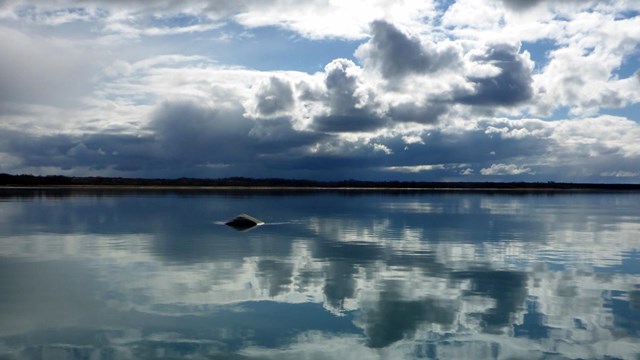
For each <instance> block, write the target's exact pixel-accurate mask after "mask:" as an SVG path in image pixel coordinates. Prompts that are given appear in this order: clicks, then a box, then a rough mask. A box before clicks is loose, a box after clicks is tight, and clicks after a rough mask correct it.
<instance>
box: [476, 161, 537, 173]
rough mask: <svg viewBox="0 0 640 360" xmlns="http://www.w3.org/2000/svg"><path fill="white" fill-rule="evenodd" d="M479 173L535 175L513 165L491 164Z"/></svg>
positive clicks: (528, 169)
mask: <svg viewBox="0 0 640 360" xmlns="http://www.w3.org/2000/svg"><path fill="white" fill-rule="evenodd" d="M480 173H481V174H482V175H521V174H531V175H535V172H533V171H532V170H531V169H530V168H528V167H519V166H517V165H515V164H491V167H489V168H485V169H481V170H480Z"/></svg>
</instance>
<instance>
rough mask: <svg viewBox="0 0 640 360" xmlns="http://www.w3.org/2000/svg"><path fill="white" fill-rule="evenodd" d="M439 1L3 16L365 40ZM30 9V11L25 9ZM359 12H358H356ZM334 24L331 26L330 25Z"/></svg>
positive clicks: (131, 7) (127, 8) (127, 4)
mask: <svg viewBox="0 0 640 360" xmlns="http://www.w3.org/2000/svg"><path fill="white" fill-rule="evenodd" d="M435 8H436V7H435V2H434V1H412V0H400V1H396V2H394V3H387V2H383V1H380V2H373V3H372V2H370V1H366V0H353V1H348V2H329V3H328V2H326V1H323V0H311V1H299V2H291V1H289V0H267V1H253V0H239V1H214V2H211V1H206V0H187V1H174V0H171V1H162V2H151V3H150V2H148V1H141V0H138V1H103V0H89V1H84V0H66V1H65V0H63V1H57V2H54V3H42V2H39V1H35V0H22V1H12V2H8V3H7V4H4V6H3V7H2V8H0V9H3V11H1V12H0V15H1V14H3V13H5V14H7V15H6V16H11V17H18V18H27V19H31V20H32V21H35V22H37V23H41V24H42V23H44V24H47V23H48V24H56V23H63V22H73V21H79V20H84V19H86V18H87V17H88V18H89V19H91V20H92V21H97V22H99V23H101V24H102V25H103V26H102V28H101V30H103V31H105V32H109V33H115V34H120V35H124V36H128V37H139V36H149V35H151V36H154V35H167V34H180V33H190V32H205V31H208V30H211V29H213V28H216V27H217V26H219V24H220V23H230V22H236V23H239V24H241V25H243V26H245V27H249V28H258V27H265V26H278V27H282V28H285V29H288V30H291V31H294V32H296V33H298V34H301V35H303V36H305V37H309V38H314V39H321V38H345V39H361V38H364V37H365V36H366V35H367V27H368V25H369V23H370V22H372V21H374V20H375V19H381V18H384V19H388V20H389V21H393V22H395V23H399V24H403V25H406V26H417V25H419V24H421V22H422V20H423V19H425V18H429V17H433V16H435V14H436V9H435ZM24 9H29V11H28V12H25V11H24ZM68 9H75V10H76V11H80V10H82V11H83V12H84V13H85V14H86V16H85V17H84V18H81V19H80V18H77V17H70V16H68V14H65V11H64V10H68ZM354 14H357V16H354ZM327 24H331V26H327Z"/></svg>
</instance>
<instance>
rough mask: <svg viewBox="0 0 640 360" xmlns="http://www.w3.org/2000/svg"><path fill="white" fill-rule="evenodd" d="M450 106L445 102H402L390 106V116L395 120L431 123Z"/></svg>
mask: <svg viewBox="0 0 640 360" xmlns="http://www.w3.org/2000/svg"><path fill="white" fill-rule="evenodd" d="M447 110H448V106H447V105H446V104H443V103H439V104H438V103H428V104H425V105H422V106H419V105H416V104H414V103H402V104H399V105H396V106H393V107H391V108H389V112H388V114H389V117H391V118H392V119H393V120H395V121H409V122H417V123H421V124H431V123H435V122H437V121H438V119H439V118H440V116H442V115H444V114H445V113H446V112H447Z"/></svg>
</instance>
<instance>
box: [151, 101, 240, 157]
mask: <svg viewBox="0 0 640 360" xmlns="http://www.w3.org/2000/svg"><path fill="white" fill-rule="evenodd" d="M252 126H253V122H252V121H250V120H247V119H245V118H244V117H243V116H242V109H241V108H240V107H236V108H233V109H213V108H207V107H202V106H198V105H196V104H193V103H189V102H183V103H164V104H162V105H161V106H160V107H159V108H158V109H157V110H156V111H155V113H154V115H153V118H152V120H151V124H150V127H151V129H152V130H153V131H154V133H155V134H156V138H157V139H158V141H159V143H160V144H161V146H162V148H163V150H164V151H163V156H166V157H167V158H168V159H174V160H176V161H181V162H185V163H189V164H200V163H206V162H218V161H222V160H224V161H238V160H242V159H244V158H247V157H250V156H251V152H250V150H249V149H248V147H247V138H248V136H247V135H248V134H249V131H250V130H251V128H252Z"/></svg>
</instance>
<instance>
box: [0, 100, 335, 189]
mask: <svg viewBox="0 0 640 360" xmlns="http://www.w3.org/2000/svg"><path fill="white" fill-rule="evenodd" d="M149 130H150V132H151V134H149V135H144V136H136V135H124V134H93V135H39V136H36V135H32V134H28V133H23V132H18V131H10V130H0V152H4V153H8V154H11V155H12V156H14V157H15V158H17V159H18V160H19V162H20V164H19V166H20V167H21V168H31V167H50V168H60V169H64V170H73V169H76V168H87V169H91V170H98V171H99V170H103V171H105V173H107V174H108V173H109V171H111V170H116V171H122V172H130V173H131V174H132V175H136V176H149V175H154V174H157V173H163V174H166V175H165V176H183V175H189V176H196V175H198V173H199V172H200V173H201V175H206V174H207V172H206V171H207V170H206V167H207V166H211V165H213V166H220V165H232V166H235V167H236V168H237V169H240V170H243V169H244V170H247V169H252V168H253V167H254V166H255V165H256V164H259V162H260V161H261V159H260V157H261V156H270V157H271V159H272V161H276V162H277V161H284V160H277V159H279V156H284V155H285V154H286V153H288V152H293V153H296V149H297V148H299V147H302V146H306V145H309V144H312V143H314V142H316V141H319V140H321V139H324V138H326V135H323V134H319V133H313V132H303V131H296V130H294V129H292V128H291V123H290V122H289V121H288V119H286V118H278V119H272V120H268V121H264V122H254V121H252V120H249V119H246V118H244V117H243V116H242V108H241V107H240V106H237V107H235V108H226V109H215V108H209V107H204V106H200V105H197V104H194V103H190V102H177V103H176V102H173V103H172V102H167V103H163V104H161V105H159V106H158V108H157V109H156V111H155V112H154V113H153V115H152V119H151V122H150V124H149ZM273 159H276V160H273Z"/></svg>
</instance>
